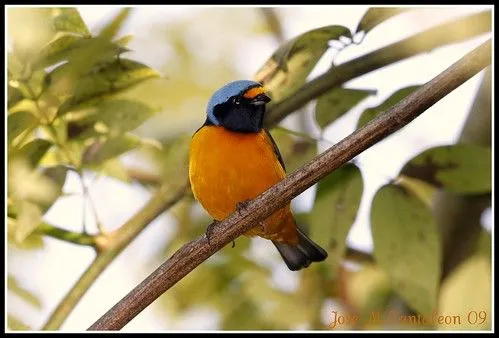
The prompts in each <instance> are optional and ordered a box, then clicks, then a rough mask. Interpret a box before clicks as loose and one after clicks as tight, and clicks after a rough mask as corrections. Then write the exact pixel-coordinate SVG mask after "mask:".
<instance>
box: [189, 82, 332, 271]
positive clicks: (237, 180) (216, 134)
mask: <svg viewBox="0 0 499 338" xmlns="http://www.w3.org/2000/svg"><path fill="white" fill-rule="evenodd" d="M270 101H271V98H270V97H269V96H268V95H267V91H266V89H265V88H264V86H263V85H262V84H261V83H259V82H256V81H251V80H237V81H233V82H230V83H228V84H226V85H224V86H223V87H221V88H220V89H218V90H217V91H215V92H214V93H213V95H212V97H211V98H210V100H209V102H208V105H207V108H206V120H205V122H204V124H203V125H202V126H201V127H200V128H199V129H197V130H196V131H195V132H194V134H193V136H192V138H191V142H190V145H189V181H190V184H191V189H192V192H193V195H194V197H195V198H196V200H197V201H199V203H200V204H201V205H202V207H203V208H204V209H205V210H206V211H207V212H208V214H209V215H210V216H211V217H213V218H214V219H215V221H222V220H223V219H224V218H226V217H227V216H229V215H230V214H231V213H233V212H234V211H235V210H237V208H238V205H240V204H241V203H243V204H244V203H245V202H247V201H248V200H251V199H253V198H255V197H257V196H258V195H259V194H261V193H262V192H264V191H265V190H267V189H268V188H270V187H271V186H273V185H274V184H276V183H277V182H279V181H281V180H282V179H283V178H284V177H285V176H286V169H285V165H284V161H283V159H282V156H281V153H280V151H279V148H278V147H277V144H276V142H275V141H274V139H273V138H272V135H271V134H270V132H269V131H268V130H267V129H266V128H264V126H263V119H264V115H265V109H266V104H267V103H268V102H270ZM245 235H246V236H249V237H252V236H259V237H262V238H265V239H267V240H270V241H272V243H273V244H274V245H275V247H276V248H277V251H278V252H279V254H280V255H281V257H282V259H283V260H284V262H285V264H286V265H287V267H288V268H289V269H290V270H291V271H297V270H300V269H302V268H306V267H308V266H309V265H310V264H311V263H312V262H320V261H323V260H325V259H326V258H327V252H326V251H325V250H324V249H323V248H321V247H320V246H319V245H318V244H316V243H315V242H313V241H312V240H311V239H310V238H308V237H307V235H305V233H304V232H303V231H302V230H301V229H300V228H299V227H298V226H297V223H296V221H295V218H294V216H293V214H292V211H291V205H290V204H288V205H286V206H285V207H283V208H282V209H280V210H278V211H276V212H275V213H273V214H272V215H270V216H269V217H268V218H266V219H265V220H264V221H262V222H259V224H256V225H255V226H254V227H253V228H251V229H250V230H249V231H247V232H246V233H245Z"/></svg>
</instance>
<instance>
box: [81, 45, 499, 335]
mask: <svg viewBox="0 0 499 338" xmlns="http://www.w3.org/2000/svg"><path fill="white" fill-rule="evenodd" d="M490 60H491V41H490V39H489V40H487V41H486V42H485V43H483V44H482V45H480V46H479V47H478V48H476V49H475V50H473V51H471V52H470V53H468V54H467V55H466V56H464V57H463V58H462V59H460V60H459V61H457V62H456V63H454V64H453V65H452V66H450V67H449V68H448V69H446V70H445V71H444V72H442V73H441V74H440V75H438V76H437V77H435V78H434V79H432V80H431V81H430V82H428V83H426V84H425V85H424V86H422V87H421V88H419V89H418V90H417V91H415V92H414V93H412V94H411V95H409V96H407V97H406V98H405V99H403V100H402V101H401V102H399V103H398V104H396V105H395V106H393V107H392V108H391V109H389V110H388V111H386V112H385V113H383V114H381V115H380V116H378V117H377V118H376V119H374V120H372V121H371V122H370V123H368V124H367V125H366V126H364V127H363V128H361V129H358V130H357V131H355V132H354V133H352V134H350V135H349V136H347V137H346V138H344V139H343V140H342V141H340V142H339V143H337V144H336V145H334V146H332V147H331V148H329V149H328V150H327V151H325V152H324V153H322V154H320V155H319V156H317V157H316V158H315V159H314V160H313V161H311V162H310V163H308V164H307V165H305V166H303V167H302V168H300V169H299V170H297V171H295V172H294V173H292V174H291V175H289V176H288V177H287V178H285V179H284V180H282V181H281V182H279V183H278V184H276V185H274V186H273V187H271V188H270V189H268V190H266V191H265V192H264V193H262V194H261V195H259V196H258V197H257V198H255V199H253V200H252V201H250V202H249V203H248V204H247V206H245V207H243V208H240V209H238V210H237V211H236V212H234V213H233V214H231V215H230V216H229V217H227V218H226V219H225V220H224V221H222V222H220V223H218V224H216V225H214V226H213V231H212V234H211V235H210V243H209V244H208V241H207V239H206V236H201V237H199V238H197V239H196V240H194V241H192V242H190V243H187V244H185V245H184V246H183V247H182V248H180V249H179V250H178V251H177V252H176V253H175V254H173V256H172V257H171V258H170V259H168V260H167V261H166V262H165V263H163V264H162V265H161V266H160V267H159V268H158V269H156V271H154V272H153V273H152V274H151V275H149V276H148V277H147V278H146V279H145V280H144V281H143V282H142V283H140V284H139V285H138V286H137V287H135V288H134V289H133V290H132V291H131V292H130V293H129V294H128V295H126V296H125V297H124V298H123V299H122V300H121V301H119V302H118V303H117V304H116V305H115V306H113V307H112V308H111V309H110V310H109V311H108V312H107V313H105V314H104V315H103V316H102V317H101V318H100V319H98V320H97V321H96V322H95V323H94V324H93V325H92V326H91V327H90V328H89V330H118V329H121V328H122V327H123V326H125V325H126V324H127V323H128V322H129V321H130V320H132V319H133V318H134V317H135V316H137V315H138V314H139V313H140V312H141V311H142V310H144V309H145V308H146V307H147V306H148V305H149V304H151V303H152V302H153V301H154V300H156V299H157V298H158V297H159V296H160V295H162V294H163V293H164V292H165V291H167V290H168V289H169V288H171V287H172V286H173V285H175V284H176V283H177V282H178V281H180V280H181V279H182V278H183V277H184V276H186V275H187V274H188V273H189V272H191V271H192V270H193V269H195V268H196V267H197V266H198V265H199V264H201V263H202V262H204V261H205V260H207V259H208V258H209V257H210V256H212V255H213V254H214V253H215V252H217V251H218V250H220V249H221V248H223V247H224V246H225V245H227V244H228V243H230V242H232V241H233V240H235V239H236V238H237V237H239V236H240V235H242V234H244V233H245V232H247V231H248V230H249V229H251V228H252V226H254V225H255V224H257V223H258V222H259V221H260V220H262V219H265V218H267V217H268V216H270V215H271V214H272V213H274V212H275V211H276V210H278V209H280V208H282V207H284V206H285V205H286V204H288V203H289V202H290V201H291V200H292V199H293V198H294V197H296V196H298V195H299V194H301V193H302V192H303V191H305V190H306V189H308V188H309V187H311V186H312V185H313V184H315V183H317V182H318V181H319V180H321V179H323V178H324V177H326V176H327V175H328V174H330V173H331V172H332V171H333V170H335V169H337V168H338V167H340V166H341V165H343V164H345V163H346V162H348V161H349V160H351V159H352V158H354V157H355V156H357V155H358V154H360V153H361V152H363V151H364V150H366V149H368V148H369V147H370V146H372V145H374V144H375V143H377V142H379V141H381V140H382V139H384V138H385V137H387V136H388V135H390V134H392V133H394V132H396V131H397V130H399V129H400V128H402V127H404V126H405V125H407V124H408V123H409V122H411V121H412V120H414V119H415V118H416V117H418V116H419V115H420V114H422V113H423V112H424V111H425V110H426V109H428V108H429V107H431V106H432V105H433V104H435V103H436V102H438V101H439V100H440V99H442V98H443V97H444V96H446V95H447V94H448V93H450V92H451V91H453V90H454V89H456V88H457V87H458V86H460V85H461V84H463V83H464V82H466V81H467V80H468V79H470V78H471V77H472V76H473V75H475V74H477V73H478V72H479V71H480V70H481V69H483V68H485V67H486V66H487V65H488V64H490Z"/></svg>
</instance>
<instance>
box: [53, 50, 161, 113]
mask: <svg viewBox="0 0 499 338" xmlns="http://www.w3.org/2000/svg"><path fill="white" fill-rule="evenodd" d="M158 76H159V74H158V72H156V71H155V70H153V69H151V68H149V67H148V66H146V65H144V64H142V63H139V62H135V61H132V60H128V59H123V58H120V59H116V60H114V61H113V62H111V63H108V64H106V65H105V66H103V67H102V68H101V69H100V71H99V72H94V73H90V74H87V75H86V76H84V77H83V78H81V79H80V80H79V81H78V83H77V84H76V87H75V89H74V92H73V95H72V96H71V98H70V99H69V100H68V101H66V102H65V103H64V104H63V105H62V106H61V107H60V109H59V111H58V115H59V116H60V115H63V114H65V113H67V112H68V111H70V110H76V109H78V108H81V107H82V106H84V104H85V103H87V104H90V105H91V104H94V103H95V102H98V101H100V100H102V98H103V97H104V96H106V95H111V94H115V93H117V92H120V91H122V90H124V89H127V88H130V87H132V86H134V85H136V84H138V83H140V82H143V81H144V80H147V79H150V78H154V77H158ZM91 100H92V101H91ZM90 101H91V102H90Z"/></svg>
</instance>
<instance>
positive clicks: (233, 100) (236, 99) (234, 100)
mask: <svg viewBox="0 0 499 338" xmlns="http://www.w3.org/2000/svg"><path fill="white" fill-rule="evenodd" d="M232 103H234V104H236V105H237V104H240V103H241V100H240V98H239V97H237V96H236V97H234V98H233V99H232Z"/></svg>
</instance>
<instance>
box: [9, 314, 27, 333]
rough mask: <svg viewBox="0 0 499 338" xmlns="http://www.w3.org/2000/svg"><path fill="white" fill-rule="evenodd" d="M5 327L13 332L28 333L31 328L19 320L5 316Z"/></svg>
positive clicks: (11, 316)
mask: <svg viewBox="0 0 499 338" xmlns="http://www.w3.org/2000/svg"><path fill="white" fill-rule="evenodd" d="M7 327H8V328H9V329H10V330H13V331H30V330H31V327H30V326H29V325H27V324H25V323H24V322H23V321H22V320H21V319H19V318H17V317H15V316H13V315H11V314H10V313H9V314H7Z"/></svg>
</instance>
